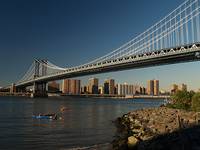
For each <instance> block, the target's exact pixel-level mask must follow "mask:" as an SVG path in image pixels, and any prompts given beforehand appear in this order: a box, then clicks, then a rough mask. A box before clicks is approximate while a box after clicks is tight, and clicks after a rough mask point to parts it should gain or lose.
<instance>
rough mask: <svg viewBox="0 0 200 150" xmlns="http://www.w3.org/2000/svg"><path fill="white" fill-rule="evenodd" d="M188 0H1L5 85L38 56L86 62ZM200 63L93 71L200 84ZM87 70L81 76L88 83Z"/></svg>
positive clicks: (0, 81)
mask: <svg viewBox="0 0 200 150" xmlns="http://www.w3.org/2000/svg"><path fill="white" fill-rule="evenodd" d="M182 2H184V0H165V1H164V0H109V1H108V0H84V1H83V0H56V1H55V0H28V1H27V0H17V1H16V0H1V1H0V18H1V19H0V52H1V54H0V70H1V71H0V73H1V74H0V86H4V85H7V84H9V83H11V82H15V81H17V80H18V79H20V77H21V76H23V74H24V72H25V71H26V70H27V69H28V67H29V65H30V64H31V63H32V61H33V59H34V58H45V59H48V60H49V61H51V62H53V63H55V64H57V65H58V66H61V67H67V66H75V65H79V64H82V63H86V62H88V61H90V60H92V59H94V58H98V57H99V56H102V55H105V54H107V53H108V52H110V51H112V50H114V49H115V48H118V47H119V46H121V45H122V44H123V43H125V42H127V41H129V40H130V39H132V38H134V37H135V36H137V35H138V34H139V33H141V32H143V31H144V30H146V29H147V28H148V27H150V26H151V25H153V24H154V23H156V22H157V21H159V20H160V19H161V18H162V17H164V16H165V15H166V14H168V13H169V12H171V11H172V10H174V9H175V8H176V7H177V6H178V5H180V4H181V3H182ZM199 65H200V63H199V62H194V63H184V64H175V65H168V66H158V67H152V68H143V69H136V70H129V71H122V72H115V73H105V74H99V75H94V76H95V77H99V78H100V80H101V81H103V80H104V79H105V78H115V79H116V81H117V82H120V83H123V82H128V83H138V84H142V85H144V86H146V80H148V79H159V80H160V85H161V87H162V88H165V89H168V88H169V87H170V85H171V83H174V82H176V83H178V84H180V83H186V84H188V86H189V88H190V89H198V88H200V79H199V76H200V70H199V69H198V68H199ZM94 76H87V77H82V78H81V79H82V80H83V84H86V83H87V79H88V78H89V77H94Z"/></svg>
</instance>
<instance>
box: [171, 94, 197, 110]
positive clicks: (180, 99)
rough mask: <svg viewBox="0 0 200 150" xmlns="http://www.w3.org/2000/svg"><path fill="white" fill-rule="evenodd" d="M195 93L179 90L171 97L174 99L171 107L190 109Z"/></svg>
mask: <svg viewBox="0 0 200 150" xmlns="http://www.w3.org/2000/svg"><path fill="white" fill-rule="evenodd" d="M193 95H194V93H193V92H187V91H178V92H176V93H175V94H174V95H172V96H171V99H172V100H173V105H171V106H169V107H171V108H178V109H186V110H188V109H190V106H191V101H192V97H193Z"/></svg>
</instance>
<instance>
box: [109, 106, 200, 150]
mask: <svg viewBox="0 0 200 150" xmlns="http://www.w3.org/2000/svg"><path fill="white" fill-rule="evenodd" d="M115 123H116V126H117V129H118V132H117V134H116V137H115V140H114V141H113V149H115V150H123V149H138V150H146V149H152V150H153V149H159V150H161V149H168V150H169V149H177V150H179V149H181V150H182V149H185V148H186V147H187V146H188V145H192V146H193V147H194V146H195V147H194V148H195V149H200V127H199V126H198V125H199V123H200V113H196V112H192V111H185V110H178V109H170V108H167V107H159V108H151V109H143V110H137V111H133V112H130V113H128V114H125V115H123V116H122V117H119V118H117V120H116V121H115ZM188 137H189V139H188ZM178 143H179V144H178ZM186 149H187V148H186ZM189 149H192V147H191V146H189Z"/></svg>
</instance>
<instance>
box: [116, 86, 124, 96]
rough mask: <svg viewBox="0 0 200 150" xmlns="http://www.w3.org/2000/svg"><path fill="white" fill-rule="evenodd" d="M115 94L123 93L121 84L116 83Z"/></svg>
mask: <svg viewBox="0 0 200 150" xmlns="http://www.w3.org/2000/svg"><path fill="white" fill-rule="evenodd" d="M117 94H118V95H123V94H122V84H117Z"/></svg>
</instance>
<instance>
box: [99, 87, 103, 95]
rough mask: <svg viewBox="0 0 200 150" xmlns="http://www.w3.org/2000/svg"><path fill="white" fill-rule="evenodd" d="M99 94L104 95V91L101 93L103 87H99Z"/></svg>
mask: <svg viewBox="0 0 200 150" xmlns="http://www.w3.org/2000/svg"><path fill="white" fill-rule="evenodd" d="M98 93H99V94H103V93H104V91H103V86H99V92H98Z"/></svg>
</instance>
